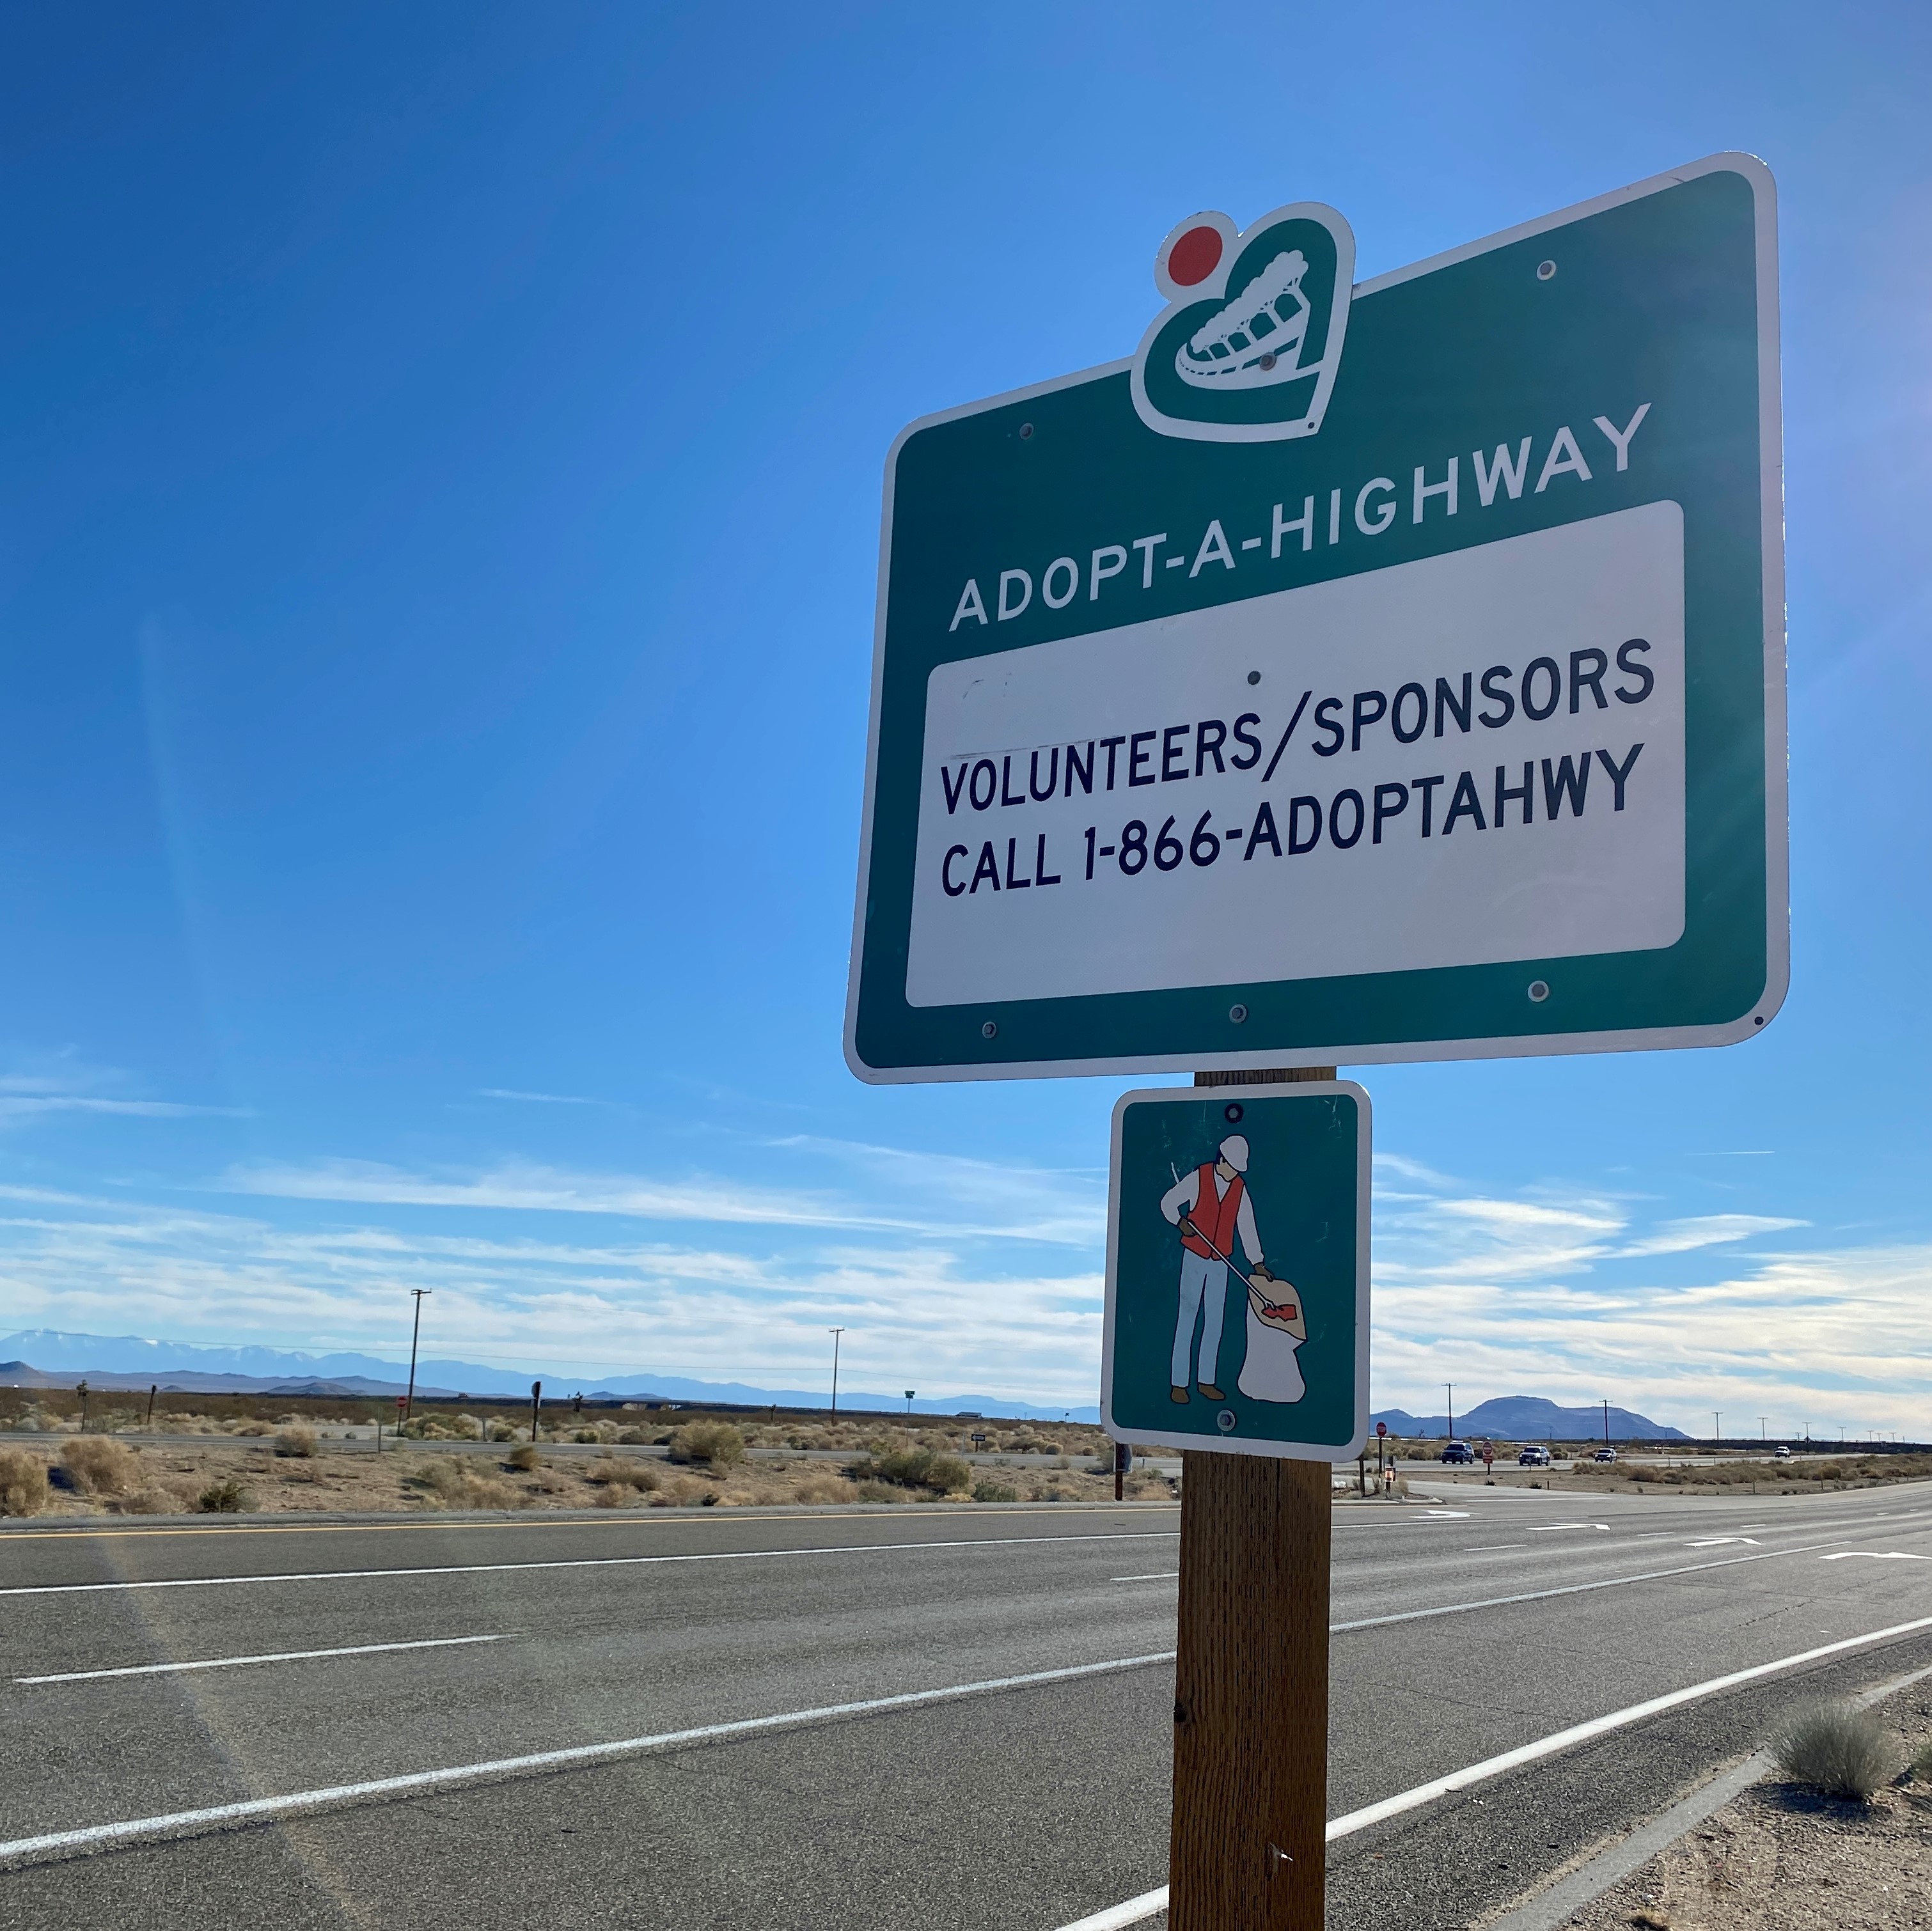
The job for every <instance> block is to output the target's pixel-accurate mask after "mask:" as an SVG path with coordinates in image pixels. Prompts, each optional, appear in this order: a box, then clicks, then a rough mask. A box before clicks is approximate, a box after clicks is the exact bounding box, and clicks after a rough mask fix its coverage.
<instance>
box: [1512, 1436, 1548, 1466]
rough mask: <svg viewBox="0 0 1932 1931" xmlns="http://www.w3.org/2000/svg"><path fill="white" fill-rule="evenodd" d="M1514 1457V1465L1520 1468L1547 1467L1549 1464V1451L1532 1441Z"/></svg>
mask: <svg viewBox="0 0 1932 1931" xmlns="http://www.w3.org/2000/svg"><path fill="white" fill-rule="evenodd" d="M1549 1466H1550V1451H1549V1450H1548V1449H1547V1448H1544V1447H1541V1446H1540V1445H1539V1444H1537V1443H1535V1442H1532V1443H1531V1444H1530V1445H1529V1447H1527V1448H1526V1449H1525V1450H1523V1453H1521V1454H1520V1455H1519V1456H1517V1467H1518V1468H1548V1467H1549Z"/></svg>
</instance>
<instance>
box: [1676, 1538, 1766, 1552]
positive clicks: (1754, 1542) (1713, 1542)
mask: <svg viewBox="0 0 1932 1931" xmlns="http://www.w3.org/2000/svg"><path fill="white" fill-rule="evenodd" d="M1728 1542H1748V1543H1750V1544H1751V1547H1752V1548H1754V1549H1757V1548H1758V1547H1760V1543H1759V1542H1758V1539H1757V1537H1756V1536H1754V1535H1714V1536H1712V1537H1709V1539H1708V1540H1705V1541H1703V1542H1687V1543H1685V1545H1684V1546H1685V1548H1686V1549H1722V1548H1723V1547H1724V1545H1725V1543H1728Z"/></svg>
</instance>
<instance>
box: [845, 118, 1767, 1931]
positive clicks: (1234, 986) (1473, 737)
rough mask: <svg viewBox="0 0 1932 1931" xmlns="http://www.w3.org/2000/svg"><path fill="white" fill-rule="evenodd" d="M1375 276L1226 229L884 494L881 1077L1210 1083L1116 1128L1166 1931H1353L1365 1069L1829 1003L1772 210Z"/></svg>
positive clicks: (1116, 1346)
mask: <svg viewBox="0 0 1932 1931" xmlns="http://www.w3.org/2000/svg"><path fill="white" fill-rule="evenodd" d="M1354 260H1355V242H1354V238H1353V235H1352V233H1351V232H1350V230H1349V226H1348V223H1347V222H1346V220H1344V219H1343V217H1341V215H1340V214H1337V212H1336V211H1334V209H1332V208H1326V207H1324V206H1322V205H1319V204H1316V203H1312V202H1297V203H1294V204H1292V205H1287V206H1284V207H1281V208H1276V209H1275V210H1274V211H1272V212H1271V213H1269V214H1265V215H1263V216H1262V217H1260V218H1259V220H1256V221H1255V222H1253V223H1251V224H1250V226H1248V227H1247V228H1245V229H1242V228H1240V227H1238V226H1237V224H1236V223H1235V222H1234V221H1233V220H1231V219H1229V217H1227V216H1226V215H1223V214H1214V213H1209V214H1198V215H1195V216H1192V217H1189V218H1188V219H1187V220H1184V221H1182V222H1181V223H1178V224H1177V225H1176V226H1175V228H1174V229H1172V231H1171V232H1170V233H1169V235H1168V236H1167V238H1166V240H1165V241H1163V243H1162V244H1161V245H1160V248H1159V250H1157V254H1156V260H1155V277H1154V278H1155V281H1156V284H1157V289H1158V291H1159V293H1160V296H1161V298H1163V302H1164V304H1165V305H1164V306H1163V307H1160V310H1159V312H1158V313H1157V314H1155V316H1154V319H1152V321H1151V322H1150V323H1148V325H1147V327H1146V329H1145V334H1143V335H1142V338H1141V341H1140V346H1139V349H1137V350H1136V352H1135V354H1134V355H1133V356H1131V357H1130V358H1127V359H1125V360H1124V361H1119V362H1115V363H1112V364H1106V365H1104V366H1103V367H1099V368H1095V369H1091V370H1087V371H1085V373H1081V374H1078V375H1074V376H1067V377H1064V378H1062V379H1058V380H1055V381H1049V382H1043V383H1040V384H1037V385H1034V386H1033V387H1031V388H1026V389H1022V390H1019V391H1014V392H1013V393H1012V394H1007V395H1004V396H1000V397H994V398H992V399H991V400H987V401H984V402H980V403H971V404H968V405H967V406H964V407H962V408H957V409H950V410H947V411H944V412H941V413H939V414H937V415H931V416H929V417H926V418H923V419H922V420H921V421H918V422H915V423H913V424H911V425H910V427H908V428H907V429H906V430H904V431H903V432H902V433H901V435H900V436H899V437H898V439H897V440H896V441H895V443H894V445H893V447H892V452H891V454H890V456H889V459H888V462H887V466H886V490H885V505H884V517H883V529H882V535H881V541H880V573H879V595H878V604H877V622H876V628H875V633H874V656H873V674H872V685H871V722H870V730H869V733H868V748H867V757H866V770H865V814H864V820H863V824H862V831H861V839H860V860H859V881H858V891H857V894H856V904H855V907H854V915H853V944H852V955H851V970H850V979H849V985H848V993H847V1010H846V1021H845V1053H846V1058H847V1063H848V1064H849V1065H850V1067H851V1069H852V1070H853V1072H854V1073H855V1074H856V1075H857V1076H858V1077H859V1078H861V1079H862V1080H865V1081H869V1082H871V1083H874V1084H892V1083H899V1082H904V1081H945V1080H963V1079H999V1078H1048V1077H1055V1076H1061V1075H1121V1074H1145V1073H1157V1072H1193V1075H1194V1078H1195V1088H1194V1090H1193V1091H1191V1092H1190V1091H1189V1090H1184V1089H1183V1090H1174V1089H1164V1090H1160V1091H1158V1092H1151V1093H1138V1094H1130V1095H1129V1096H1127V1098H1126V1099H1124V1100H1123V1101H1122V1102H1121V1105H1120V1107H1118V1108H1116V1111H1115V1121H1114V1147H1113V1162H1112V1175H1113V1178H1112V1189H1111V1194H1110V1199H1109V1252H1108V1274H1107V1313H1106V1332H1105V1338H1104V1341H1103V1358H1104V1366H1103V1397H1102V1414H1103V1422H1104V1423H1105V1425H1106V1427H1107V1429H1108V1432H1109V1434H1110V1435H1112V1437H1113V1438H1114V1439H1115V1441H1116V1442H1117V1443H1121V1444H1134V1443H1141V1444H1156V1443H1161V1442H1169V1441H1175V1440H1177V1439H1178V1440H1179V1441H1181V1443H1182V1444H1183V1452H1184V1489H1183V1495H1184V1501H1183V1508H1182V1527H1181V1579H1180V1632H1179V1660H1178V1664H1177V1676H1176V1682H1177V1691H1176V1699H1175V1759H1174V1761H1175V1804H1174V1824H1173V1837H1172V1846H1171V1861H1172V1873H1171V1895H1170V1902H1169V1924H1170V1926H1171V1927H1172V1931H1314V1927H1319V1925H1320V1924H1321V1923H1322V1909H1323V1884H1324V1869H1323V1843H1324V1810H1325V1782H1326V1751H1327V1706H1328V1633H1327V1630H1328V1561H1329V1534H1330V1512H1331V1507H1332V1500H1331V1480H1332V1478H1331V1471H1330V1468H1329V1467H1328V1466H1327V1465H1331V1464H1332V1463H1333V1462H1337V1461H1342V1462H1346V1461H1347V1460H1349V1459H1357V1458H1358V1457H1362V1456H1364V1447H1365V1441H1366V1435H1367V1426H1368V1424H1367V1268H1368V1233H1367V1198H1368V1180H1367V1173H1368V1151H1369V1147H1368V1126H1369V1112H1368V1099H1367V1094H1366V1093H1363V1092H1362V1091H1361V1089H1360V1088H1359V1087H1351V1086H1349V1085H1347V1084H1345V1083H1342V1082H1338V1081H1336V1079H1335V1078H1334V1071H1335V1068H1336V1066H1337V1064H1338V1063H1344V1062H1346V1063H1379V1062H1385V1061H1386V1062H1395V1061H1406V1060H1427V1059H1458V1058H1493V1057H1511V1056H1524V1055H1532V1054H1558V1053H1594V1052H1610V1051H1637V1050H1646V1049H1653V1048H1664V1047H1672V1048H1676V1047H1689V1046H1694V1045H1724V1044H1729V1043H1732V1042H1736V1041H1739V1040H1742V1039H1749V1038H1752V1037H1754V1036H1756V1034H1757V1033H1758V1032H1759V1031H1760V1030H1763V1027H1765V1026H1766V1024H1768V1023H1769V1021H1770V1020H1771V1019H1772V1017H1774V1016H1775V1014H1776V1012H1777V1011H1778V1008H1779V1006H1780V1005H1781V1002H1782V1000H1783V998H1784V992H1785V989H1786V985H1787V977H1788V958H1789V931H1788V925H1789V916H1788V892H1787V835H1786V797H1785V759H1786V743H1785V687H1784V576H1783V567H1784V566H1783V547H1782V546H1783V470H1782V452H1781V424H1780V415H1779V370H1778V304H1777V237H1776V212H1775V189H1774V186H1773V184H1772V178H1771V176H1770V174H1769V170H1768V169H1766V168H1765V166H1764V165H1763V163H1761V162H1760V161H1758V160H1755V159H1754V158H1753V157H1750V156H1748V155H1739V154H1721V155H1716V156H1713V157H1709V158H1708V159H1706V160H1703V161H1699V162H1695V163H1691V165H1689V166H1686V167H1683V168H1680V169H1675V170H1673V171H1672V172H1670V173H1669V174H1667V175H1658V176H1657V177H1655V178H1652V179H1651V180H1649V181H1643V182H1640V183H1637V184H1635V185H1634V186H1632V187H1628V188H1625V189H1621V190H1617V191H1616V192H1614V193H1610V194H1607V195H1604V196H1600V197H1598V199H1595V200H1593V201H1591V202H1586V203H1584V204H1583V205H1580V206H1578V207H1575V208H1570V209H1568V210H1566V211H1562V212H1561V213H1559V214H1553V215H1551V216H1549V217H1544V218H1543V219H1541V220H1534V221H1530V222H1528V223H1524V224H1523V225H1522V226H1519V227H1517V228H1514V229H1510V230H1508V231H1507V232H1504V233H1502V234H1500V235H1494V236H1492V237H1490V238H1488V239H1487V240H1484V241H1478V242H1475V243H1472V244H1469V245H1468V246H1466V247H1459V248H1456V249H1453V250H1450V251H1449V252H1448V253H1445V254H1443V255H1440V256H1436V257H1435V258H1434V259H1431V260H1429V261H1427V262H1421V263H1419V264H1417V265H1414V266H1412V267H1410V268H1402V269H1397V270H1395V271H1392V272H1391V273H1388V274H1383V275H1380V276H1378V277H1376V278H1375V279H1373V280H1370V281H1368V282H1365V283H1361V284H1360V285H1356V284H1355V283H1354V280H1353V271H1354ZM1288 1088H1295V1089H1300V1090H1298V1091H1287V1090H1284V1089H1288ZM1210 1091H1211V1092H1212V1093H1214V1095H1215V1099H1214V1102H1207V1101H1205V1100H1204V1099H1203V1097H1202V1095H1203V1094H1204V1093H1206V1092H1210ZM1231 1091H1232V1092H1233V1093H1238V1094H1239V1095H1240V1098H1239V1099H1238V1100H1237V1099H1231V1098H1230V1097H1229V1095H1230V1093H1231ZM1210 1105H1220V1106H1223V1107H1225V1108H1226V1109H1227V1110H1228V1111H1229V1113H1230V1114H1232V1112H1233V1111H1238V1110H1241V1111H1244V1117H1247V1128H1246V1129H1232V1130H1233V1134H1234V1137H1235V1138H1239V1139H1241V1142H1242V1144H1241V1147H1239V1148H1238V1150H1230V1149H1229V1148H1228V1147H1224V1146H1223V1145H1222V1144H1220V1141H1222V1140H1223V1139H1224V1138H1228V1137H1229V1133H1228V1132H1223V1133H1221V1134H1220V1135H1216V1136H1214V1138H1209V1139H1208V1141H1207V1143H1206V1144H1205V1145H1203V1144H1196V1143H1197V1142H1199V1141H1202V1139H1203V1138H1204V1136H1205V1134H1206V1130H1207V1128H1208V1118H1207V1112H1208V1107H1209V1106H1210ZM1190 1108H1191V1109H1192V1111H1193V1114H1196V1115H1199V1116H1200V1117H1198V1118H1194V1119H1192V1120H1190V1119H1189V1118H1187V1117H1185V1116H1186V1115H1187V1113H1188V1110H1189V1109H1190ZM1163 1114H1165V1115H1166V1116H1167V1117H1169V1122H1170V1124H1169V1126H1167V1127H1160V1126H1158V1124H1157V1122H1158V1120H1159V1118H1160V1116H1162V1115H1163ZM1316 1114H1322V1115H1323V1116H1324V1117H1325V1121H1326V1125H1325V1128H1324V1129H1323V1132H1322V1133H1314V1132H1311V1130H1310V1129H1309V1127H1308V1126H1307V1122H1308V1121H1309V1120H1311V1119H1313V1118H1314V1117H1315V1116H1316ZM1294 1122H1300V1123H1301V1124H1300V1125H1294V1124H1292V1123H1294ZM1226 1124H1227V1123H1226V1120H1223V1126H1224V1128H1225V1127H1226ZM1163 1132H1165V1133H1166V1143H1163V1142H1162V1135H1163ZM1298 1135H1299V1136H1300V1138H1298ZM1167 1143H1171V1150H1170V1151H1169V1152H1168V1153H1164V1154H1162V1155H1160V1163H1164V1164H1166V1165H1167V1167H1168V1169H1169V1170H1168V1171H1166V1173H1163V1172H1162V1171H1160V1165H1159V1164H1156V1165H1150V1162H1152V1161H1154V1159H1155V1155H1154V1153H1153V1152H1151V1151H1150V1149H1153V1148H1156V1147H1157V1144H1167ZM1184 1143H1185V1144H1186V1147H1187V1150H1186V1153H1185V1155H1183V1153H1182V1151H1181V1149H1182V1147H1183V1144H1184ZM1345 1155H1346V1158H1345V1157H1344V1156H1345ZM1184 1160H1185V1164H1184ZM1250 1165H1252V1166H1253V1172H1254V1174H1255V1178H1256V1191H1255V1197H1254V1198H1253V1200H1250V1201H1246V1202H1245V1204H1244V1199H1243V1196H1244V1195H1246V1193H1247V1182H1246V1175H1247V1171H1249V1169H1250ZM1265 1167H1266V1168H1268V1183H1267V1184H1268V1195H1267V1199H1266V1204H1265V1214H1266V1216H1267V1218H1262V1217H1261V1216H1258V1215H1257V1213H1256V1206H1257V1204H1259V1203H1261V1202H1262V1186H1263V1174H1264V1168H1265ZM1350 1189H1353V1191H1350ZM1345 1194H1346V1196H1347V1198H1348V1200H1349V1201H1350V1202H1351V1203H1358V1204H1359V1208H1358V1207H1357V1206H1356V1205H1354V1204H1351V1205H1350V1206H1349V1207H1347V1208H1346V1209H1345V1208H1344V1207H1342V1206H1340V1205H1337V1201H1339V1200H1340V1199H1341V1198H1342V1197H1343V1195H1345ZM1323 1201H1326V1202H1327V1203H1328V1211H1327V1213H1325V1214H1323V1213H1318V1212H1316V1207H1319V1205H1320V1204H1321V1203H1322V1202H1323ZM1163 1203H1164V1204H1163ZM1167 1207H1173V1208H1174V1209H1175V1211H1174V1212H1172V1213H1169V1212H1167V1211H1166V1208H1167ZM1244 1214H1245V1215H1246V1216H1247V1224H1246V1225H1245V1226H1244ZM1257 1225H1259V1226H1260V1227H1261V1228H1262V1229H1263V1230H1264V1231H1266V1233H1267V1236H1268V1240H1267V1244H1266V1246H1262V1243H1260V1241H1259V1240H1258V1239H1257V1238H1255V1237H1254V1236H1255V1235H1256V1227H1257ZM1345 1250H1346V1253H1345ZM1311 1269H1312V1270H1313V1271H1312V1272H1310V1271H1309V1270H1311ZM1304 1276H1305V1278H1304ZM1231 1309H1232V1311H1233V1318H1232V1321H1228V1320H1227V1319H1226V1317H1227V1316H1228V1315H1229V1312H1230V1310H1231ZM1224 1324H1226V1326H1228V1327H1232V1329H1233V1330H1234V1332H1233V1333H1232V1335H1229V1336H1224V1334H1223V1327H1224ZM835 1333H836V1331H835ZM1204 1351H1205V1354H1206V1355H1207V1356H1208V1357H1209V1365H1208V1366H1206V1367H1205V1368H1204V1367H1203V1366H1202V1356H1203V1353H1204ZM1223 1353H1225V1354H1226V1360H1227V1362H1228V1364H1229V1365H1228V1366H1227V1367H1226V1369H1223V1367H1222V1366H1220V1360H1221V1357H1222V1355H1223ZM836 1360H837V1356H836V1339H835V1354H834V1364H835V1365H834V1376H835V1378H836V1372H837V1370H836ZM1230 1382H1232V1384H1233V1385H1232V1387H1229V1385H1227V1384H1229V1383H1230ZM834 1387H835V1388H836V1379H835V1381H834ZM1452 1393H1453V1391H1452ZM834 1399H836V1397H834ZM1451 1432H1452V1435H1453V1417H1452V1430H1451ZM1386 1457H1387V1449H1386V1436H1385V1435H1384V1434H1383V1433H1382V1432H1378V1434H1377V1467H1378V1470H1379V1472H1380V1473H1381V1474H1382V1477H1383V1480H1384V1483H1385V1490H1386V1489H1388V1487H1391V1486H1392V1482H1393V1474H1394V1464H1393V1461H1392V1460H1391V1459H1386ZM1364 1459H1365V1458H1364ZM1117 1468H1118V1463H1117ZM1117 1492H1118V1476H1117Z"/></svg>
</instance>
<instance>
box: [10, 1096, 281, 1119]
mask: <svg viewBox="0 0 1932 1931" xmlns="http://www.w3.org/2000/svg"><path fill="white" fill-rule="evenodd" d="M47 1113H107V1114H122V1115H124V1117H127V1118H130V1119H134V1120H187V1119H191V1118H193V1117H196V1116H197V1115H200V1116H204V1117H215V1118H222V1119H228V1120H245V1119H247V1118H248V1117H250V1114H249V1109H248V1108H247V1107H245V1106H195V1105H188V1104H187V1103H185V1102H182V1101H180V1100H174V1099H101V1098H99V1097H98V1096H95V1095H93V1094H91V1093H37V1094H34V1095H32V1096H26V1095H22V1094H17V1093H0V1120H21V1119H27V1118H31V1117H34V1116H35V1115H37V1114H47Z"/></svg>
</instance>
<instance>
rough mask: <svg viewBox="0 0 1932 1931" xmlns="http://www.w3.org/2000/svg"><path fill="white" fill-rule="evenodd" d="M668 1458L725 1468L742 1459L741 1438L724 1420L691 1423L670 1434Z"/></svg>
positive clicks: (742, 1446)
mask: <svg viewBox="0 0 1932 1931" xmlns="http://www.w3.org/2000/svg"><path fill="white" fill-rule="evenodd" d="M670 1459H672V1460H673V1462H703V1464H704V1465H706V1467H707V1468H730V1467H731V1466H733V1464H735V1463H736V1462H742V1461H743V1460H744V1459H745V1438H744V1437H743V1436H742V1435H740V1434H739V1432H738V1431H737V1430H736V1429H735V1428H733V1426H731V1424H730V1423H729V1422H727V1421H694V1422H691V1423H688V1424H687V1425H686V1426H684V1427H682V1428H681V1429H678V1430H677V1431H676V1433H675V1434H673V1435H672V1437H671V1438H670Z"/></svg>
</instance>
